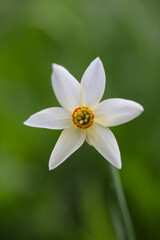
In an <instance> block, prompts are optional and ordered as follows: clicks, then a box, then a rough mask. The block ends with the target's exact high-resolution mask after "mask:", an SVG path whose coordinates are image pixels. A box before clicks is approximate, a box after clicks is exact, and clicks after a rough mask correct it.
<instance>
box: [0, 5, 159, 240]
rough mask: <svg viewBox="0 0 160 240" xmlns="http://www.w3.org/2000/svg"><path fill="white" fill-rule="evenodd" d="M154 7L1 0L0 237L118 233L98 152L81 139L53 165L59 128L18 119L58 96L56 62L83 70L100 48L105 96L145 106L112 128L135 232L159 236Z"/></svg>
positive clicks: (112, 238) (88, 237)
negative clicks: (33, 125)
mask: <svg viewBox="0 0 160 240" xmlns="http://www.w3.org/2000/svg"><path fill="white" fill-rule="evenodd" d="M159 12H160V2H159V1H158V0H153V1H149V0H145V1H144V0H130V1H127V0H119V1H118V0H81V1H78V0H23V1H22V0H0V123H1V124H0V239H5V240H10V239H13V240H14V239H16V240H19V239H24V240H25V239H27V240H28V239H29V240H30V239H34V240H35V239H39V240H41V239H47V240H50V239H55V240H72V239H74V240H82V239H83V240H97V239H98V240H103V239H109V240H116V239H119V238H118V235H117V233H116V230H115V227H114V221H113V218H112V211H111V209H110V201H109V197H110V194H109V191H108V188H109V186H110V180H109V177H108V172H107V167H106V166H107V165H108V163H107V162H106V161H105V160H104V159H103V157H102V156H100V155H99V154H98V153H97V152H96V150H94V149H93V148H91V147H90V146H88V145H87V144H84V145H83V146H82V147H81V148H80V149H79V150H78V151H77V152H75V153H74V154H73V155H72V156H71V157H69V159H68V160H67V161H65V162H64V163H63V165H61V166H59V167H58V168H57V169H55V170H53V171H51V172H49V171H48V159H49V156H50V153H51V151H52V149H53V147H54V145H55V143H56V140H57V138H58V136H59V134H60V131H52V130H46V129H36V128H29V127H26V126H24V125H23V122H24V121H25V120H26V119H27V118H28V117H29V116H30V115H31V114H33V113H35V112H38V111H39V110H41V109H44V108H47V107H52V106H58V105H59V104H58V102H57V100H56V98H55V96H54V94H53V91H52V88H51V82H50V77H51V64H52V63H53V62H55V63H58V64H61V65H63V66H65V67H66V68H67V69H68V70H69V71H70V72H71V73H72V74H73V75H74V76H75V77H76V78H77V79H78V80H80V79H81V76H82V74H83V72H84V70H85V69H86V67H87V66H88V65H89V63H90V62H91V61H92V60H93V59H94V58H95V57H97V56H100V58H101V59H102V61H103V63H104V67H105V70H106V76H107V84H106V91H105V95H104V99H105V98H109V97H121V98H126V99H132V100H135V101H137V102H140V103H141V104H142V105H143V106H144V108H145V111H144V113H143V114H142V115H141V116H140V117H139V118H138V119H136V120H134V121H132V122H129V123H127V124H125V125H122V126H119V127H116V128H112V130H113V132H114V134H115V135H116V138H117V140H118V143H119V146H120V149H121V155H122V163H123V168H122V170H121V171H120V174H121V177H122V182H123V186H124V190H125V194H126V198H127V202H128V206H129V209H130V212H131V216H132V220H133V224H134V228H135V232H136V235H137V239H145V240H150V239H154V240H158V239H159V236H160V231H159V222H160V191H159V186H160V177H159V169H160V161H159V158H160V147H159V122H160V112H159V106H158V102H159V88H160V84H159V76H160V67H159V64H160V44H159V39H160V25H159V24H160V15H159Z"/></svg>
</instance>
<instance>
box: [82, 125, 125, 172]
mask: <svg viewBox="0 0 160 240" xmlns="http://www.w3.org/2000/svg"><path fill="white" fill-rule="evenodd" d="M87 136H88V138H89V141H90V143H91V144H92V145H93V146H94V147H95V148H96V149H97V151H98V152H99V153H100V154H101V155H102V156H103V157H104V158H106V159H107V160H108V161H109V162H110V163H111V164H113V165H114V166H115V167H117V168H121V156H120V151H119V147H118V144H117V141H116V139H115V137H114V135H113V133H112V132H111V131H110V130H109V129H108V128H105V127H103V126H100V125H98V124H96V123H94V124H93V125H92V127H90V128H88V129H87Z"/></svg>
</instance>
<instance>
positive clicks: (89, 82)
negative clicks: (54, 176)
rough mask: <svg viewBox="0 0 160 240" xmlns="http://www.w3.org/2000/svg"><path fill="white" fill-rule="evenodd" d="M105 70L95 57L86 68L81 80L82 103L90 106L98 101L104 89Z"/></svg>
mask: <svg viewBox="0 0 160 240" xmlns="http://www.w3.org/2000/svg"><path fill="white" fill-rule="evenodd" d="M105 81H106V77H105V71H104V67H103V64H102V62H101V60H100V58H96V59H95V60H94V61H93V62H91V64H90V65H89V67H88V68H87V69H86V71H85V73H84V75H83V77H82V80H81V86H82V98H83V103H82V104H83V105H84V106H87V107H90V108H91V107H92V108H94V106H95V105H96V104H97V103H99V101H100V100H101V98H102V96H103V93H104V90H105Z"/></svg>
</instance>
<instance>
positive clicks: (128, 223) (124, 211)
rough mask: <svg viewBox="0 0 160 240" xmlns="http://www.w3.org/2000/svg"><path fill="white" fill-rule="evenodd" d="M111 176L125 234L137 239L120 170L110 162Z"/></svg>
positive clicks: (131, 238)
mask: <svg viewBox="0 0 160 240" xmlns="http://www.w3.org/2000/svg"><path fill="white" fill-rule="evenodd" d="M110 172H111V177H112V180H113V183H114V187H115V192H116V195H117V199H118V205H119V208H120V212H121V215H122V219H123V222H124V228H125V233H126V234H125V235H126V239H127V240H136V238H135V233H134V228H133V224H132V220H131V217H130V214H129V210H128V206H127V202H126V199H125V195H124V192H123V187H122V183H121V179H120V175H119V172H118V170H117V169H116V168H115V167H113V166H112V165H111V164H110Z"/></svg>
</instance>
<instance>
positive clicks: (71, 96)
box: [52, 64, 80, 112]
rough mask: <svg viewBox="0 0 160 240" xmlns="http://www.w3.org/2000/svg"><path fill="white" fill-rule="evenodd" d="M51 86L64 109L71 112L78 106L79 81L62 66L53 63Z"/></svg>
mask: <svg viewBox="0 0 160 240" xmlns="http://www.w3.org/2000/svg"><path fill="white" fill-rule="evenodd" d="M52 86H53V90H54V92H55V95H56V97H57V99H58V101H59V103H60V104H61V106H63V107H64V108H65V109H66V110H68V111H70V112H73V111H74V109H76V108H78V107H79V106H80V83H79V82H78V81H77V80H76V79H75V78H74V77H73V76H72V75H71V74H70V73H69V72H68V71H67V70H66V69H65V68H64V67H62V66H60V65H57V64H53V73H52Z"/></svg>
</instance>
